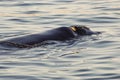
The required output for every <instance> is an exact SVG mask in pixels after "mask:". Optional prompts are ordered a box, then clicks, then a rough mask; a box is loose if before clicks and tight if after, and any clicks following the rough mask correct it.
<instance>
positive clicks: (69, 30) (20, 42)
mask: <svg viewBox="0 0 120 80" xmlns="http://www.w3.org/2000/svg"><path fill="white" fill-rule="evenodd" d="M99 33H100V32H94V31H92V30H90V29H89V28H88V27H86V26H81V25H73V26H70V27H59V28H55V29H52V30H48V31H45V32H42V33H36V34H30V35H25V36H21V37H16V38H12V39H7V40H3V41H1V42H0V44H2V45H7V46H13V47H19V48H26V47H34V46H38V45H40V44H41V43H42V42H44V41H49V40H54V41H64V40H69V39H72V38H75V37H78V36H83V35H92V34H99Z"/></svg>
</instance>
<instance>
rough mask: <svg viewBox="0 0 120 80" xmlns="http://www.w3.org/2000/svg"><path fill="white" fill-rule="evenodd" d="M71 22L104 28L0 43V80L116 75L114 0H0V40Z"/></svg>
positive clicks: (119, 20) (118, 36)
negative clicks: (30, 43) (35, 43)
mask: <svg viewBox="0 0 120 80" xmlns="http://www.w3.org/2000/svg"><path fill="white" fill-rule="evenodd" d="M74 24H79V25H86V26H89V28H91V29H92V30H95V31H103V32H104V33H103V34H101V35H93V36H86V37H82V38H80V39H76V40H74V41H68V42H64V43H60V42H56V44H53V45H46V46H41V47H36V48H32V49H22V50H20V49H11V48H3V47H0V80H120V62H119V61H120V0H0V40H3V39H6V38H11V37H16V36H19V35H26V34H31V33H36V32H42V31H45V30H48V29H52V28H56V27H61V26H70V25H74Z"/></svg>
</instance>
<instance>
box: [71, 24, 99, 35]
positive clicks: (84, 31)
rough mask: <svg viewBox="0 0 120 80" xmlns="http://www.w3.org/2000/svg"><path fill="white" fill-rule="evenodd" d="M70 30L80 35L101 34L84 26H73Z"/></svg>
mask: <svg viewBox="0 0 120 80" xmlns="http://www.w3.org/2000/svg"><path fill="white" fill-rule="evenodd" d="M70 28H71V29H72V30H73V31H74V32H75V33H77V34H78V35H92V34H100V33H101V32H97V31H92V30H91V29H90V28H88V27H86V26H84V25H72V26H70Z"/></svg>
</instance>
